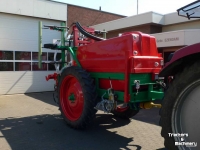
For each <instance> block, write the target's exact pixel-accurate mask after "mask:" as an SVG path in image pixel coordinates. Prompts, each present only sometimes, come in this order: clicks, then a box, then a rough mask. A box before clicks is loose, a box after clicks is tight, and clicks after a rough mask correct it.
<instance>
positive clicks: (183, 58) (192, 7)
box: [159, 1, 200, 150]
mask: <svg viewBox="0 0 200 150" xmlns="http://www.w3.org/2000/svg"><path fill="white" fill-rule="evenodd" d="M199 11H200V1H195V2H193V3H190V4H188V5H186V6H184V7H181V8H180V9H178V10H177V12H178V15H179V16H183V17H187V18H188V19H190V18H199V17H200V14H199ZM199 57H200V43H196V44H193V45H190V46H186V47H183V48H181V49H179V50H178V51H176V52H174V53H172V54H171V55H170V56H169V58H168V62H167V63H166V64H165V66H164V68H163V69H162V70H161V72H160V73H159V77H164V78H165V81H166V82H165V83H166V90H165V96H164V98H163V101H162V108H161V109H160V116H161V119H160V125H161V127H162V130H161V135H162V137H164V140H165V142H164V145H165V147H166V148H167V149H169V150H178V149H179V150H199V149H200V146H199V145H198V144H200V129H199V128H200V117H199V116H200V100H199V99H200V67H199V66H200V59H199Z"/></svg>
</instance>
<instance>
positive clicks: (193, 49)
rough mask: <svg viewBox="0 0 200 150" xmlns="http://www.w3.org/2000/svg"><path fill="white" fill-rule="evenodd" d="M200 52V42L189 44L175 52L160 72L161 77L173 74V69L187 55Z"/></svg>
mask: <svg viewBox="0 0 200 150" xmlns="http://www.w3.org/2000/svg"><path fill="white" fill-rule="evenodd" d="M196 53H200V43H197V44H193V45H189V46H186V47H183V48H181V49H179V50H178V51H176V52H174V55H173V56H172V57H171V59H170V61H169V62H167V63H166V64H165V66H164V68H163V69H162V70H161V72H160V73H159V76H160V77H165V76H172V75H173V71H174V70H176V68H177V67H179V65H180V64H181V62H182V61H181V59H182V58H186V57H187V56H190V55H193V54H196Z"/></svg>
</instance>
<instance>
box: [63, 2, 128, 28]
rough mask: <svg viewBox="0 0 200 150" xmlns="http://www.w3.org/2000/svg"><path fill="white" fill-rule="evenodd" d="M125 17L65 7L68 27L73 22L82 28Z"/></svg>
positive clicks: (82, 8) (81, 8)
mask: <svg viewBox="0 0 200 150" xmlns="http://www.w3.org/2000/svg"><path fill="white" fill-rule="evenodd" d="M123 17H126V16H122V15H117V14H112V13H108V12H104V11H99V10H95V9H90V8H85V7H80V6H75V5H70V4H68V5H67V26H68V27H69V26H70V25H71V24H72V23H74V22H77V21H78V22H79V23H80V24H81V25H82V26H91V25H95V24H100V23H103V22H108V21H111V20H116V19H120V18H123Z"/></svg>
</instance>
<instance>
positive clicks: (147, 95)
mask: <svg viewBox="0 0 200 150" xmlns="http://www.w3.org/2000/svg"><path fill="white" fill-rule="evenodd" d="M90 75H91V77H92V78H94V79H95V84H96V88H97V92H98V95H99V96H102V95H103V94H104V93H106V94H105V96H104V98H108V93H107V89H101V88H99V79H109V78H110V79H116V80H124V74H123V73H90ZM134 80H140V85H147V86H148V90H146V91H140V90H139V91H138V93H137V94H136V92H133V90H134V88H135V84H134ZM129 82H130V84H129V94H130V103H139V102H147V101H152V100H155V99H162V98H163V96H164V93H163V92H162V91H161V90H162V89H159V90H154V89H153V85H155V84H156V83H155V82H152V79H151V74H130V75H129ZM115 94H117V95H118V101H121V102H123V101H124V92H122V91H115Z"/></svg>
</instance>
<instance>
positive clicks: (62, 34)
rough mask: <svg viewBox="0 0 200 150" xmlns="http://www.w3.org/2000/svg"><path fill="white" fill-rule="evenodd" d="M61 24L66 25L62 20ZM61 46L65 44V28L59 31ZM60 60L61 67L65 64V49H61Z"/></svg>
mask: <svg viewBox="0 0 200 150" xmlns="http://www.w3.org/2000/svg"><path fill="white" fill-rule="evenodd" d="M61 26H64V27H65V26H66V25H65V23H64V22H61ZM61 46H65V29H64V28H63V30H62V32H61ZM61 61H62V67H64V66H65V63H64V62H65V50H62V51H61Z"/></svg>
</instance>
